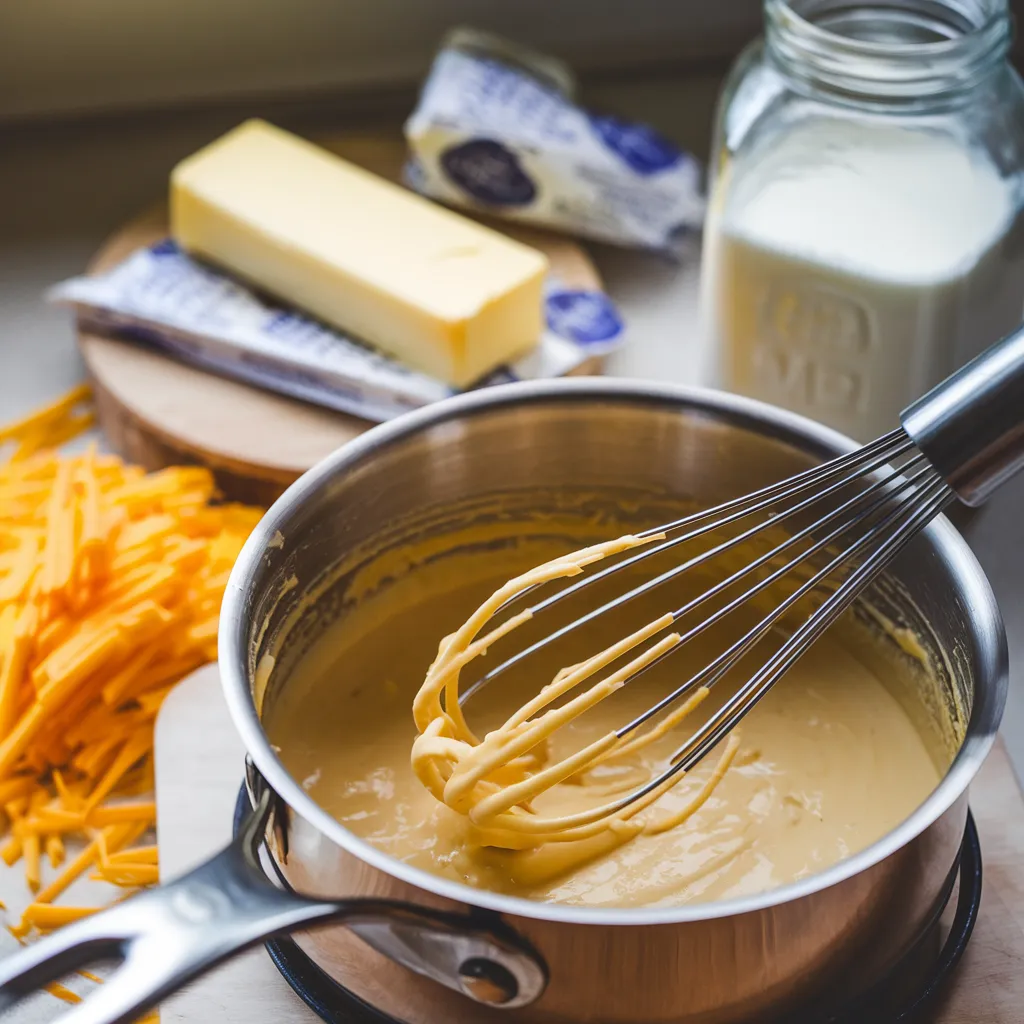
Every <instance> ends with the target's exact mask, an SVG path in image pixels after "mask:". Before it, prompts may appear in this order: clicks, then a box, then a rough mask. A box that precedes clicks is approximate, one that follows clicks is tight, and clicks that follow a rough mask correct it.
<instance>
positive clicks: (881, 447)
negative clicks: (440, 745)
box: [459, 431, 924, 704]
mask: <svg viewBox="0 0 1024 1024" xmlns="http://www.w3.org/2000/svg"><path fill="white" fill-rule="evenodd" d="M912 447H913V444H912V442H911V441H910V440H909V439H908V438H907V437H906V435H904V434H902V431H893V432H892V434H889V435H886V436H885V437H883V438H881V439H879V441H877V442H875V444H873V445H869V446H867V447H866V448H864V449H862V450H860V451H858V452H855V453H853V454H851V455H850V456H847V457H845V458H843V459H837V460H835V461H836V464H837V465H835V466H834V465H832V464H826V466H825V467H815V468H814V469H811V470H807V471H805V472H804V473H801V474H798V475H797V476H795V477H793V478H791V479H790V480H789V481H787V482H785V483H784V484H774V485H771V486H769V487H766V488H762V490H761V491H757V492H754V493H753V494H750V495H746V496H745V497H742V498H737V499H733V500H732V501H729V502H726V503H724V504H722V505H718V506H716V507H715V508H713V509H710V510H707V511H705V512H700V513H696V514H694V515H692V516H687V517H684V518H682V519H677V520H675V522H673V523H668V524H666V525H665V526H662V527H659V528H657V529H656V530H649V531H645V532H643V533H639V534H637V536H638V537H656V536H658V535H659V534H660V533H665V532H668V531H671V530H674V529H678V528H680V527H682V526H686V525H692V524H693V523H695V522H699V521H702V520H710V522H708V523H707V525H705V526H703V527H700V528H698V529H695V530H691V531H689V532H687V533H684V534H682V535H680V536H677V537H671V538H669V539H668V540H666V541H664V542H663V543H661V544H658V545H656V546H655V547H653V548H645V549H643V550H642V551H640V552H639V553H638V554H636V555H632V556H630V557H628V558H626V559H624V560H622V561H619V562H617V563H615V564H613V565H611V566H609V567H607V568H606V569H602V570H599V571H597V572H595V573H592V574H588V575H587V576H586V577H584V579H582V580H580V581H578V582H577V583H574V584H572V585H570V586H568V587H565V588H563V589H562V590H560V591H559V592H558V593H556V594H553V595H551V596H550V597H548V598H545V599H544V600H543V601H539V602H538V603H537V604H535V605H532V606H531V607H530V608H529V609H528V611H529V614H530V615H531V617H532V616H536V615H538V614H540V613H541V612H543V611H546V610H547V609H548V608H551V607H553V606H554V605H555V604H557V603H559V602H560V601H562V600H564V599H565V598H567V597H570V596H571V595H573V594H575V593H578V592H579V591H580V590H582V589H583V588H585V587H588V586H591V585H592V584H594V583H597V582H598V581H599V580H601V579H605V578H607V577H608V576H610V575H612V574H614V573H617V572H620V571H621V570H623V569H626V568H628V567H629V566H631V565H634V564H636V563H638V562H641V561H644V560H647V559H649V558H651V557H652V556H654V555H657V554H659V553H661V552H663V551H667V550H669V549H671V548H674V547H678V546H679V545H681V544H684V543H686V542H688V541H692V540H696V539H697V538H698V537H701V536H704V535H706V534H708V533H710V532H712V531H714V530H719V529H721V528H722V527H723V526H728V525H731V524H732V523H735V522H738V521H740V520H741V519H745V518H747V517H748V516H750V515H752V514H754V513H756V512H759V511H765V510H766V509H768V508H770V507H771V506H772V505H774V504H775V503H776V502H777V500H778V499H779V497H780V496H783V495H784V496H785V497H786V498H791V497H794V496H797V495H799V494H802V493H804V492H805V491H806V490H808V489H809V488H812V487H816V486H817V485H818V484H819V483H820V482H821V481H822V480H824V479H832V478H834V477H837V476H839V477H840V479H839V480H838V481H837V482H836V483H834V484H832V485H830V486H829V487H826V488H825V489H824V490H818V491H815V492H814V493H812V494H811V496H810V497H808V498H805V499H803V500H802V501H800V502H798V503H797V504H796V505H794V506H791V507H789V508H787V509H785V510H784V511H781V512H778V513H777V514H776V515H774V516H773V517H771V519H770V520H769V521H768V522H759V523H757V524H755V525H754V526H753V527H751V528H749V529H748V530H745V531H743V532H742V533H740V534H738V535H737V536H735V537H732V538H729V539H728V540H726V541H724V542H722V543H721V544H719V545H716V546H715V547H713V548H711V549H710V550H708V551H706V552H703V553H701V554H699V555H696V556H694V557H693V558H691V559H688V560H687V561H685V562H683V563H682V564H680V565H677V566H673V567H672V568H671V569H668V570H666V571H665V572H663V573H661V574H660V575H658V576H656V577H654V578H653V579H650V580H647V581H645V582H644V583H642V584H639V585H637V586H636V587H634V588H633V589H631V590H630V591H628V592H627V593H625V594H622V595H620V596H619V597H617V598H615V599H614V600H612V601H608V602H606V603H605V604H603V605H601V606H599V607H598V608H595V609H593V610H592V611H590V612H587V613H586V614H584V615H581V616H579V617H578V618H576V619H574V620H573V621H572V622H570V623H568V624H567V625H566V626H563V627H561V628H560V629H556V630H554V631H552V632H551V633H549V634H548V635H547V636H545V637H543V638H542V639H540V640H538V641H536V642H535V643H533V644H530V645H529V646H527V647H525V648H523V650H521V651H519V652H517V653H516V654H514V655H512V656H511V657H509V658H507V659H506V660H505V661H503V662H501V663H500V664H499V665H497V666H495V667H494V668H493V669H491V670H490V671H489V672H487V673H485V674H484V675H483V676H481V677H480V679H478V680H477V681H476V682H474V683H473V684H472V685H471V686H470V687H468V688H467V689H466V690H465V691H463V693H462V694H461V696H460V699H459V703H460V704H465V703H466V702H467V701H468V700H469V699H470V698H471V697H472V696H474V695H475V694H477V693H479V692H480V690H482V689H483V688H484V687H485V686H488V685H489V684H490V683H492V682H493V681H494V680H495V679H497V678H498V677H499V676H500V675H502V674H503V673H505V672H507V671H508V670H509V669H510V668H512V667H513V666H514V665H517V664H519V663H521V662H522V661H524V660H525V659H527V658H528V657H530V656H531V655H533V654H536V653H538V652H539V651H541V650H543V649H544V648H546V647H548V646H550V645H551V644H553V643H555V642H556V641H558V640H561V639H562V638H564V637H565V636H568V635H569V634H570V633H572V632H575V631H576V630H578V629H579V628H581V627H582V626H584V625H586V624H587V623H589V622H593V621H594V620H595V619H597V618H599V617H600V616H602V615H604V614H606V613H607V612H609V611H612V610H614V609H615V608H618V607H620V606H621V605H623V604H626V603H627V602H629V601H632V600H634V599H635V598H637V597H639V596H640V595H642V594H645V593H647V592H649V591H651V590H653V589H655V588H656V587H658V586H661V585H662V584H663V583H666V582H668V581H669V580H672V579H675V578H676V577H678V576H680V575H682V574H683V573H684V572H689V571H690V570H692V569H695V568H697V567H698V566H700V565H704V564H706V563H707V562H709V561H711V560H712V559H713V558H715V557H717V556H718V555H720V554H722V553H724V552H726V551H729V550H732V549H734V548H737V547H739V546H740V545H741V544H743V543H745V542H747V541H749V540H750V539H751V538H752V537H753V536H755V535H756V534H758V533H760V532H762V531H763V530H764V529H765V528H766V527H767V526H769V525H777V524H778V523H780V522H782V521H783V520H784V519H786V518H789V517H791V516H793V515H797V514H798V513H800V512H803V511H806V510H807V509H809V508H811V507H812V506H813V505H815V504H817V503H819V502H820V501H822V499H824V498H827V497H829V496H831V495H832V494H834V493H836V492H837V491H840V490H842V489H844V488H847V487H849V485H850V481H849V477H848V474H849V472H850V471H851V470H852V469H859V470H860V472H862V473H867V472H873V471H875V470H877V469H879V468H880V467H882V466H884V465H886V464H888V463H889V462H891V461H892V459H893V458H896V457H898V456H900V455H902V454H905V453H906V452H907V451H908V450H909V449H911V448H912ZM922 461H924V457H923V456H922V455H917V456H916V457H915V458H914V459H912V460H911V461H910V462H909V463H908V464H907V466H906V467H904V471H905V470H906V469H907V468H910V467H911V466H912V465H917V464H920V463H921V462H922ZM839 463H842V464H843V465H842V466H841V467H840V466H839V465H838V464H839ZM893 479H894V478H893V477H891V476H890V477H886V478H883V479H881V480H878V481H876V482H875V483H874V484H872V485H871V486H870V487H868V488H867V489H866V490H864V491H862V492H860V494H859V495H857V496H856V497H854V498H852V499H850V501H849V502H847V503H846V504H844V505H841V506H840V507H839V508H838V509H835V510H833V512H832V513H829V514H828V516H827V520H831V519H832V518H834V517H835V516H836V515H839V514H841V513H842V511H843V510H844V509H846V508H847V507H848V506H849V505H850V504H851V503H856V502H858V501H860V500H862V499H863V498H864V497H865V496H867V495H868V494H870V493H872V492H874V491H876V490H877V489H879V488H881V487H883V486H885V485H887V484H892V482H893ZM755 499H759V500H755ZM751 501H753V502H754V503H753V504H750V502H751ZM747 505H749V507H745V508H742V507H741V506H747ZM730 509H737V511H733V512H731V514H727V515H725V516H724V517H722V516H721V513H722V512H728V511H729V510H730ZM817 525H818V526H820V525H821V523H820V522H819V523H818V524H817ZM807 532H808V531H807V530H804V531H800V533H799V534H798V535H797V536H796V537H794V538H792V542H794V543H795V542H796V541H797V540H799V539H801V538H802V537H805V536H806V535H807ZM761 564H763V563H761ZM750 568H754V567H753V566H751V567H750ZM535 589H536V587H531V588H529V589H527V590H524V591H522V592H521V593H520V594H518V595H516V597H515V598H513V599H511V600H510V601H508V602H506V604H505V605H503V606H502V608H499V609H498V611H499V612H500V611H502V610H503V609H504V608H506V607H508V606H509V605H511V604H512V603H513V601H516V600H518V599H519V598H521V597H522V596H523V595H525V594H527V593H530V592H531V591H532V590H535ZM710 596H713V595H710V594H709V595H708V597H710Z"/></svg>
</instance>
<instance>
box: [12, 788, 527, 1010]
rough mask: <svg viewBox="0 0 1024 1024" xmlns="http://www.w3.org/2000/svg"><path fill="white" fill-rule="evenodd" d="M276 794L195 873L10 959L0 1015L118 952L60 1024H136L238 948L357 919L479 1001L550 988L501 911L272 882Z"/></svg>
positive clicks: (409, 962)
mask: <svg viewBox="0 0 1024 1024" xmlns="http://www.w3.org/2000/svg"><path fill="white" fill-rule="evenodd" d="M273 800H274V794H273V792H272V791H271V790H270V788H269V787H265V788H263V790H262V792H261V793H260V794H259V795H258V798H257V801H256V806H255V808H254V809H253V811H252V813H251V814H250V815H249V816H248V818H247V819H246V821H245V823H244V825H243V827H242V828H241V829H240V831H239V834H238V836H237V838H236V839H235V840H234V841H233V842H232V843H231V845H230V846H228V847H227V848H226V849H224V850H222V851H221V852H220V853H219V854H217V855H216V856H215V857H213V858H212V859H211V860H209V861H207V862H206V863H205V864H202V865H201V866H200V867H198V868H196V869H195V870H194V871H191V872H190V873H188V874H186V875H183V876H182V877H181V878H179V879H177V880H176V881H173V882H170V883H168V884H167V885H164V886H161V887H160V888H157V889H150V890H148V891H146V892H143V893H139V894H138V895H137V896H133V897H132V898H131V899H128V900H125V901H124V902H123V903H119V904H116V905H115V906H113V907H111V908H110V909H109V910H105V911H102V912H101V913H98V914H96V915H94V916H92V917H88V918H85V919H83V920H81V921H77V922H75V923H73V924H70V925H68V926H67V927H65V928H62V929H60V930H59V931H57V932H55V933H53V934H52V935H50V936H47V937H46V938H44V939H41V940H40V941H38V942H35V943H33V944H31V945H29V946H27V947H26V948H24V949H22V950H20V951H19V952H17V953H15V954H14V955H12V956H10V957H8V958H6V959H4V960H2V961H0V1013H3V1011H5V1010H7V1009H8V1008H10V1007H11V1006H13V1005H14V1004H15V1003H16V1002H18V1001H19V1000H20V999H22V998H23V997H25V996H27V995H29V994H30V993H32V992H34V991H36V990H37V989H39V988H41V987H42V986H44V985H46V984H48V983H49V982H51V981H55V980H56V979H58V978H60V977H62V976H63V975H65V974H67V973H69V972H70V971H73V970H76V969H78V968H81V967H85V966H86V965H87V964H90V963H94V962H96V961H98V960H109V959H120V960H122V961H123V962H122V964H121V966H120V967H119V968H118V970H117V971H116V972H115V973H114V974H113V976H112V977H110V978H109V979H108V980H107V982H106V983H105V984H104V985H101V986H99V987H98V988H97V990H96V992H95V993H93V994H92V995H90V996H89V998H87V999H86V1000H84V1001H83V1002H82V1003H79V1004H78V1005H76V1006H75V1007H74V1008H72V1009H71V1010H69V1011H68V1013H66V1014H65V1015H64V1016H62V1017H61V1018H60V1024H129V1022H131V1021H133V1020H135V1019H136V1018H138V1017H139V1016H140V1015H141V1014H143V1013H145V1011H146V1010H148V1009H150V1008H152V1007H153V1006H155V1005H156V1004H157V1003H159V1002H160V1000H161V999H164V998H165V997H166V996H168V995H170V994H171V993H173V992H175V991H177V990H178V989H179V988H181V987H182V986H183V985H184V984H185V983H186V982H188V981H191V980H192V979H194V978H196V977H198V976H199V975H201V974H204V973H205V972H206V971H208V970H210V969H211V968H213V967H215V966H216V965H217V964H219V963H221V962H222V961H224V960H227V959H228V958H229V957H231V956H233V955H234V954H236V953H239V952H241V951H242V950H244V949H247V948H249V947H251V946H254V945H256V944H257V943H259V942H261V941H263V940H264V939H267V938H270V937H271V936H274V935H283V934H287V933H288V932H291V931H293V930H294V929H297V928H299V927H302V926H308V925H312V924H317V923H326V922H330V921H335V922H343V923H345V924H348V925H352V926H353V927H354V929H355V930H356V931H357V932H358V934H359V935H360V937H362V938H363V939H364V940H365V941H367V942H369V943H370V944H371V945H372V946H374V947H375V948H377V949H379V950H380V951H382V952H384V953H386V954H387V955H388V956H390V957H392V959H394V960H397V961H398V962H400V963H402V964H403V965H404V966H405V967H408V968H409V969H410V970H413V971H416V972H417V973H419V974H422V975H425V976H427V977H430V978H433V979H434V980H435V981H438V982H440V983H441V984H442V985H446V986H447V987H448V988H451V989H455V990H456V991H458V992H462V993H463V994H465V995H466V996H468V997H469V998H470V999H474V1000H476V1001H477V1002H481V1003H486V1004H488V1005H490V1006H494V1007H503V1008H514V1007H517V1006H525V1005H526V1004H528V1003H530V1002H532V1001H533V1000H534V999H536V998H537V997H538V996H539V995H540V994H541V992H542V991H543V990H544V987H545V985H546V984H547V971H546V968H545V966H544V963H543V960H542V959H541V958H540V956H539V954H537V952H536V951H535V950H534V949H533V948H532V947H531V946H530V945H529V943H528V942H526V940H525V939H523V938H522V937H520V936H519V935H517V934H516V933H515V932H514V931H513V930H512V929H510V928H508V927H507V926H506V925H503V924H502V922H501V921H500V920H499V919H497V918H494V919H493V920H490V919H485V920H476V919H475V918H470V917H467V916H465V915H463V914H452V913H445V912H443V911H436V910H430V909H427V908H424V907H417V906H414V905H412V904H404V903H398V902H393V901H389V900H367V899H352V900H337V901H331V900H319V899H315V898H311V897H307V896H302V895H300V894H297V893H294V892H289V891H285V890H282V889H279V888H277V887H276V886H274V885H272V884H271V883H270V882H269V881H268V880H267V878H266V875H265V874H264V873H263V870H262V868H261V867H260V864H259V854H258V851H259V845H260V842H261V841H262V838H263V835H264V831H265V828H266V825H267V821H268V819H269V817H270V811H271V807H272V801H273Z"/></svg>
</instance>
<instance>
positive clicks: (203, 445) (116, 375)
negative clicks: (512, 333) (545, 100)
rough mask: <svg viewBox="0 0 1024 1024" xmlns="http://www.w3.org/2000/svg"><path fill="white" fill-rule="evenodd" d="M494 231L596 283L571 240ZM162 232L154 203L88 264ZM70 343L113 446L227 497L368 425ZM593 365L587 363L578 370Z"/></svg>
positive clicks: (366, 152) (105, 262)
mask: <svg viewBox="0 0 1024 1024" xmlns="http://www.w3.org/2000/svg"><path fill="white" fill-rule="evenodd" d="M324 144H325V145H326V146H327V148H329V149H332V150H333V151H335V152H337V153H339V154H340V155H342V156H344V157H346V158H347V159H349V160H352V161H353V162H354V163H358V164H361V165H362V166H363V167H366V168H368V169H369V170H372V171H374V172H375V173H377V174H380V175H382V176H384V177H388V178H391V179H392V180H398V179H399V176H400V173H401V166H402V161H403V160H404V156H405V145H404V143H403V142H402V140H401V139H395V138H388V139H382V138H378V137H358V138H356V137H346V138H343V139H339V140H331V141H327V142H325V143H324ZM492 226H498V225H492ZM500 230H502V231H504V232H506V233H507V234H509V235H512V236H513V237H515V238H518V239H520V240H522V241H523V242H526V243H527V244H530V245H533V246H536V247H537V248H538V249H541V250H542V251H544V252H545V253H546V254H547V256H548V258H549V259H550V260H551V265H552V268H553V270H554V272H555V273H556V274H557V275H558V277H559V278H560V279H561V280H562V281H564V282H565V283H566V284H570V285H578V286H579V287H583V288H600V287H601V281H600V278H599V277H598V274H597V271H596V269H595V268H594V265H593V263H592V262H591V261H590V259H589V257H588V256H587V255H586V253H585V252H584V251H583V250H582V249H581V248H580V247H579V246H578V245H576V244H575V243H574V242H572V241H569V240H567V239H565V238H563V237H561V236H558V235H554V234H550V233H548V232H544V231H538V230H534V229H530V228H521V227H519V226H515V227H511V226H509V225H507V224H502V225H500ZM166 235H167V216H166V208H165V207H163V206H161V207H159V208H154V209H153V210H151V211H149V212H148V213H146V214H144V215H143V216H141V217H139V218H137V219H136V220H134V221H132V222H131V223H129V224H127V225H125V226H124V227H123V228H121V229H120V230H119V231H117V232H116V233H115V234H114V235H113V236H112V237H111V238H110V239H108V241H107V242H106V243H105V244H104V245H103V247H102V248H101V249H100V251H99V252H98V253H97V254H96V255H95V257H94V258H93V260H92V261H91V263H90V265H89V270H90V272H92V273H98V272H100V271H103V270H106V269H109V268H110V267H112V266H114V265H115V264H117V263H119V262H120V261H121V260H123V259H124V258H125V257H126V256H127V255H128V254H129V253H131V252H133V251H134V250H136V249H138V248H140V247H142V246H144V245H149V244H151V243H152V242H155V241H157V240H159V239H160V238H164V237H166ZM78 344H79V348H80V350H81V352H82V357H83V359H84V360H85V365H86V368H87V370H88V373H89V376H90V378H91V380H92V384H93V387H94V390H95V393H96V404H97V411H98V414H99V421H100V425H101V426H102V428H103V430H104V432H105V433H106V435H107V437H108V439H109V441H110V443H111V445H112V446H113V448H114V449H115V450H117V451H118V452H120V453H121V454H122V455H124V456H125V457H126V458H128V459H130V460H132V461H133V462H137V463H139V464H140V465H143V466H145V467H147V468H148V469H159V468H161V467H163V466H167V465H173V464H182V463H199V464H201V465H205V466H209V467H210V469H212V470H213V472H214V474H215V475H216V477H217V482H218V485H219V486H220V488H221V490H222V491H223V493H224V494H225V496H226V497H229V498H232V499H234V500H236V501H247V502H252V503H254V504H260V505H268V504H270V502H272V501H273V500H274V499H275V498H276V497H277V496H278V495H279V494H280V493H281V491H283V490H284V489H285V487H287V486H288V484H290V483H291V482H292V481H293V480H295V479H296V477H298V476H300V475H301V474H302V473H303V472H305V471H306V470H307V469H309V467H310V466H312V465H314V464H315V463H316V462H318V461H319V460H320V459H322V458H323V457H324V456H325V455H328V454H329V453H330V452H332V451H334V449H335V448H338V447H340V446H341V445H343V444H344V443H345V442H346V441H349V440H351V439H352V438H353V437H355V436H356V435H357V434H359V433H361V432H362V431H364V430H366V429H368V428H369V427H371V426H372V425H373V424H372V423H369V422H367V421H365V420H361V419H357V418H356V417H354V416H346V415H344V414H343V413H336V412H331V411H330V410H327V409H322V408H320V407H318V406H315V405H308V404H306V403H304V402H299V401H295V400H293V399H290V398H284V397H282V396H280V395H275V394H273V393H271V392H269V391H262V390H260V389H258V388H254V387H250V386H248V385H246V384H240V383H238V382H236V381H232V380H227V379H225V378H222V377H218V376H215V375H213V374H210V373H206V372H203V371H201V370H197V369H194V368H192V367H190V366H186V365H184V364H183V363H178V362H175V361H174V360H171V359H169V358H167V357H166V356H163V355H160V354H158V353H156V352H153V351H150V350H148V349H146V348H143V347H141V346H137V345H133V344H131V343H130V342H125V341H119V340H116V339H114V338H109V337H104V336H102V335H97V334H93V333H90V332H88V331H84V330H79V332H78ZM600 369H601V367H600V364H599V363H598V362H597V361H593V362H591V363H590V364H588V365H585V366H583V367H580V369H579V370H578V371H577V372H581V373H597V372H600Z"/></svg>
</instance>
